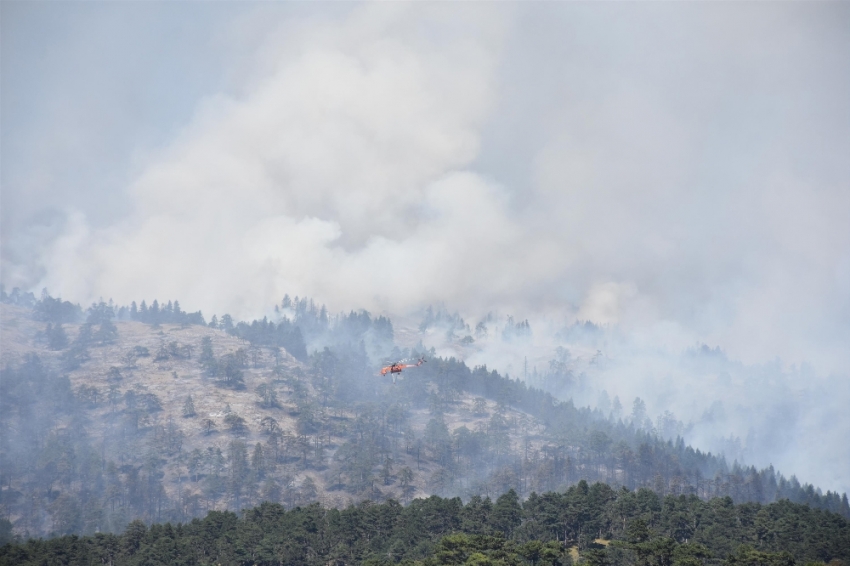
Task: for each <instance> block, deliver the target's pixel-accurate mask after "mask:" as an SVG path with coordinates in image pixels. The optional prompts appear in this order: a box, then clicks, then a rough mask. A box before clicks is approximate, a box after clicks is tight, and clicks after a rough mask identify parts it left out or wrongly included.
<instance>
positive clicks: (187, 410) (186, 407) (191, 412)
mask: <svg viewBox="0 0 850 566" xmlns="http://www.w3.org/2000/svg"><path fill="white" fill-rule="evenodd" d="M183 416H184V417H187V418H188V417H194V416H195V403H194V402H193V401H192V396H191V395H187V396H186V401H185V402H184V403H183Z"/></svg>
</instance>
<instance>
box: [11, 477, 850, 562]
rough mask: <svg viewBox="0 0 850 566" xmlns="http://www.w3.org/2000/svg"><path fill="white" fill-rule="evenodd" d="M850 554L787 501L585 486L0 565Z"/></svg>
mask: <svg viewBox="0 0 850 566" xmlns="http://www.w3.org/2000/svg"><path fill="white" fill-rule="evenodd" d="M847 560H850V522H848V521H847V520H846V519H843V518H841V517H839V516H837V515H835V514H832V513H828V512H824V511H818V510H813V509H811V508H809V507H807V506H803V505H797V504H793V503H790V502H787V501H785V502H781V503H773V504H770V505H767V506H762V505H759V504H755V503H746V504H741V505H734V504H733V503H732V501H731V499H730V498H728V497H724V498H716V499H712V500H710V501H707V502H704V501H701V500H700V499H698V498H697V497H695V496H693V495H692V496H688V497H686V496H683V495H682V496H678V497H675V496H672V495H670V496H667V497H664V498H660V497H658V495H656V494H655V493H654V492H652V491H650V490H647V489H640V490H638V491H637V492H631V491H628V490H626V489H620V490H614V489H612V488H611V487H609V486H608V485H605V484H600V483H597V484H594V485H592V486H589V485H588V484H587V482H585V481H580V482H579V483H578V484H577V485H576V486H573V487H570V488H569V489H567V491H566V492H564V493H552V492H550V493H545V494H542V495H537V494H531V496H530V497H529V498H528V499H527V500H526V501H525V502H524V503H522V504H521V503H520V501H519V498H518V496H517V494H516V493H515V492H514V491H513V490H511V491H508V492H507V493H505V494H503V495H501V496H500V497H499V498H498V499H497V500H496V501H495V502H492V501H491V500H490V499H489V498H484V499H482V498H480V497H473V498H472V499H471V500H470V501H469V502H468V503H467V504H466V505H464V504H463V503H462V502H461V501H460V499H457V498H454V499H443V498H440V497H436V496H432V497H430V498H427V499H416V500H414V501H412V502H411V503H410V504H409V505H407V506H404V507H403V506H401V505H399V504H398V502H396V501H393V500H390V501H387V502H385V503H382V504H371V503H369V502H364V503H361V504H359V505H356V506H350V507H348V508H346V509H343V510H338V509H326V508H323V507H321V506H320V505H318V504H312V505H309V506H307V507H296V508H294V509H292V510H290V511H287V510H286V509H285V508H284V507H283V506H281V505H279V504H272V503H264V504H262V505H261V506H259V507H256V508H254V509H250V510H247V511H245V512H244V513H243V514H242V516H241V517H240V516H237V515H236V514H234V513H231V512H218V511H213V512H211V513H210V514H209V515H207V516H206V517H205V518H204V519H200V520H199V519H195V520H193V521H191V522H190V523H189V524H185V525H182V524H177V525H172V524H170V523H166V524H164V525H162V524H157V525H153V526H152V527H150V528H147V527H146V526H145V524H144V523H142V522H140V521H135V522H133V523H131V524H130V526H129V527H128V528H127V530H126V531H125V532H124V534H123V535H120V536H118V535H104V534H98V535H94V536H88V537H83V538H77V537H69V536H66V537H61V538H56V539H52V540H49V541H29V542H27V543H26V544H15V545H7V546H5V547H3V548H0V564H2V565H5V564H9V565H12V564H15V565H25V564H46V563H51V564H95V563H97V564H117V565H120V564H127V565H130V564H150V565H155V564H169V565H175V564H181V565H194V564H234V565H235V564H241V565H261V564H263V565H264V564H269V565H271V564H302V565H313V564H315V565H323V564H334V565H342V564H371V565H379V564H387V565H388V564H409V565H412V564H422V565H436V564H477V565H484V564H489V565H544V564H549V565H555V564H558V565H568V564H572V563H573V562H575V561H578V562H579V563H581V564H588V565H589V566H599V565H609V566H621V565H622V566H627V565H628V566H633V565H636V566H650V565H657V566H663V565H675V566H706V565H708V564H719V563H723V564H726V565H728V566H744V565H747V566H794V564H797V563H799V564H809V565H811V566H815V565H816V564H826V563H829V564H832V565H833V566H839V565H840V564H844V563H846V561H847Z"/></svg>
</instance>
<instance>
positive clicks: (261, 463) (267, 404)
mask: <svg viewBox="0 0 850 566" xmlns="http://www.w3.org/2000/svg"><path fill="white" fill-rule="evenodd" d="M0 300H2V304H0V313H2V317H3V318H2V332H3V335H2V338H3V364H2V369H0V372H2V373H0V517H2V521H3V523H2V525H0V526H2V527H3V528H0V542H1V541H2V540H3V538H2V537H6V538H9V537H12V536H18V537H23V538H27V537H39V536H60V535H69V534H78V535H80V534H82V535H93V534H95V533H117V532H122V531H123V530H124V529H125V528H126V527H127V525H128V524H130V523H131V522H133V521H136V520H140V521H143V522H144V523H146V524H150V523H165V522H170V523H172V524H176V523H187V522H189V521H191V520H192V518H196V517H203V516H206V515H207V514H208V513H209V512H210V511H223V510H228V509H229V510H234V511H238V510H241V509H246V508H250V507H253V506H257V505H260V504H261V503H263V502H272V503H278V504H280V505H281V506H282V507H283V508H284V509H288V510H291V509H294V508H296V507H298V506H301V507H302V508H303V507H305V506H308V505H309V504H311V503H312V502H320V503H321V505H322V506H323V507H324V508H334V507H335V508H340V509H342V508H346V507H347V506H349V505H352V504H358V503H359V502H362V501H372V502H375V503H382V502H386V501H389V500H397V501H401V502H402V503H409V502H411V501H412V500H414V499H416V498H423V497H427V496H430V495H439V496H441V497H455V496H458V497H461V498H462V499H463V500H464V501H470V500H471V498H473V497H475V496H482V497H491V498H496V497H498V496H499V494H503V493H505V492H508V491H509V490H513V491H514V493H516V494H517V495H518V497H519V498H520V500H527V499H528V498H530V497H531V494H532V493H533V492H536V493H544V492H550V491H564V490H565V489H567V488H569V487H570V486H575V485H576V484H577V483H578V482H580V481H582V480H584V481H589V482H605V483H607V484H609V485H611V486H612V487H613V489H615V490H618V489H619V488H621V487H625V488H627V489H629V490H632V491H634V490H638V489H640V488H648V489H651V490H653V491H654V492H655V493H657V494H659V495H660V496H662V497H663V496H668V495H670V496H675V497H678V496H686V497H691V496H694V497H696V498H698V499H702V500H708V499H711V498H716V497H729V498H730V499H731V501H732V502H734V503H737V504H740V503H745V502H754V503H759V504H762V505H765V504H770V503H773V502H777V501H781V500H789V501H791V502H794V503H801V504H806V505H808V506H810V507H812V508H817V509H823V510H828V511H831V512H833V513H837V514H839V515H842V516H844V517H850V505H848V501H847V496H846V494H844V495H841V494H838V493H833V492H826V493H822V492H821V491H820V490H819V489H817V488H816V487H815V486H812V485H809V484H801V483H800V482H798V481H797V479H796V478H794V477H793V476H792V477H791V478H786V477H784V476H783V475H782V474H780V473H779V472H777V471H776V470H774V469H773V468H772V467H768V468H765V469H756V468H755V467H752V466H744V465H741V464H739V463H737V462H733V463H731V464H730V463H728V462H727V461H726V460H725V459H724V458H723V457H722V456H718V455H715V454H710V453H705V452H701V451H700V450H698V449H694V448H692V447H690V446H687V445H686V444H685V443H684V441H683V440H682V439H681V438H675V437H674V438H670V437H665V435H663V434H662V433H661V432H659V430H660V427H659V428H655V427H653V423H652V421H651V420H650V419H649V418H648V416H647V415H646V410H645V407H644V406H643V402H642V401H641V400H640V399H635V400H634V403H633V404H632V411H631V414H628V415H626V414H622V412H621V411H619V410H616V411H614V410H612V411H611V412H610V413H608V414H603V413H602V412H600V411H598V410H591V409H590V408H581V407H576V406H575V405H574V404H573V403H572V402H571V401H559V400H557V399H555V398H554V397H553V396H552V395H550V394H548V393H546V392H544V391H541V390H539V389H535V388H533V387H529V386H528V385H527V384H526V383H525V382H523V381H521V380H515V379H510V378H509V377H507V376H503V375H500V374H499V373H497V372H495V371H490V370H488V369H487V368H485V367H476V368H470V367H467V366H466V365H465V364H464V363H463V362H462V361H459V360H457V359H454V358H449V359H441V358H435V357H433V352H426V351H424V347H421V346H416V345H415V344H414V345H412V346H411V345H408V346H406V347H401V346H399V345H398V344H397V343H396V341H397V338H396V336H395V333H396V331H395V329H394V328H393V325H392V323H391V321H390V320H388V319H386V318H384V317H373V316H371V315H370V314H369V313H367V312H365V311H361V312H351V313H347V314H340V315H330V314H329V313H328V312H327V310H326V309H324V307H321V306H319V305H316V304H314V303H313V302H312V301H308V300H306V299H298V298H296V299H290V298H289V297H286V298H285V299H284V300H283V301H282V303H281V304H280V305H278V306H276V307H275V316H274V320H269V319H268V318H264V319H262V320H255V321H252V322H250V323H248V322H237V321H234V320H233V319H232V317H230V316H228V315H224V316H222V317H221V318H220V319H219V318H218V317H215V316H213V317H212V319H211V320H209V321H207V320H206V319H205V318H204V316H203V315H202V314H201V313H200V312H196V313H186V312H184V311H183V310H182V309H181V307H180V305H179V303H178V302H177V301H174V302H172V301H168V302H166V303H163V304H160V303H159V302H157V301H153V302H152V303H151V304H150V305H148V304H147V303H146V302H144V301H141V302H140V303H139V304H136V303H133V304H131V305H129V306H121V307H119V306H116V305H113V304H111V303H104V302H100V303H97V304H93V305H91V307H89V308H88V309H85V310H84V309H82V308H81V307H80V306H78V305H74V304H71V303H69V302H67V301H62V300H60V299H56V298H53V297H51V296H49V295H48V294H47V293H44V294H43V295H42V296H41V298H39V299H36V298H35V297H34V296H32V295H31V294H27V293H21V292H20V291H17V290H15V291H13V292H12V293H6V292H5V290H0ZM441 317H442V319H443V320H442V323H444V324H445V323H446V322H447V323H448V325H449V331H451V332H454V331H457V335H458V339H459V340H460V341H461V342H462V341H464V340H466V339H467V338H469V339H472V338H471V336H469V335H466V332H467V331H469V328H468V327H465V325H464V323H463V321H462V320H459V319H456V318H452V317H451V316H445V315H444V314H443V313H440V312H436V313H435V312H434V311H431V310H429V311H428V313H427V315H426V317H425V319H424V320H423V322H422V325H423V327H427V326H428V325H431V324H435V323H436V322H440V320H439V319H440V318H441ZM435 321H436V322H435ZM452 325H453V326H452ZM478 330H479V329H476V331H478ZM485 331H486V329H485ZM503 332H504V334H505V336H506V339H510V338H511V336H514V335H521V334H522V333H527V332H529V327H528V324H527V323H525V322H518V323H513V321H511V322H510V326H508V327H506V328H505V329H504V330H503ZM473 333H475V332H473ZM422 354H425V355H426V357H427V358H428V362H427V363H425V364H423V365H422V366H421V367H419V368H416V369H415V370H411V371H410V372H409V373H405V374H404V375H403V376H402V379H400V380H398V382H397V383H394V382H393V381H392V380H390V379H388V378H384V379H382V378H380V377H379V376H378V369H379V368H380V362H381V360H386V359H393V360H397V359H403V358H407V357H411V358H416V357H419V356H420V355H422ZM551 371H554V372H557V371H561V370H560V369H559V367H558V365H557V364H553V365H552V368H551ZM554 377H556V378H560V377H562V376H560V375H555V376H554ZM563 377H564V378H565V379H566V378H567V377H568V376H563ZM615 400H616V399H615ZM6 527H8V528H6ZM535 536H536V535H535ZM541 536H542V535H541ZM562 540H563V537H562ZM581 544H583V543H579V546H581ZM661 566H664V565H661Z"/></svg>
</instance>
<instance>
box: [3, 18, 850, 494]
mask: <svg viewBox="0 0 850 566" xmlns="http://www.w3.org/2000/svg"><path fill="white" fill-rule="evenodd" d="M0 9H1V10H2V73H0V80H2V91H1V92H0V96H2V98H1V99H0V111H1V112H2V114H1V115H0V120H2V129H1V130H0V144H2V145H0V151H2V153H0V158H2V163H0V165H1V167H0V181H1V182H2V202H0V204H2V235H0V236H1V239H2V281H3V282H4V283H5V284H6V286H7V287H13V286H20V287H23V288H26V289H30V290H34V291H35V292H36V293H37V292H39V291H40V290H41V288H43V287H47V288H48V289H49V291H50V292H51V293H52V294H54V295H57V294H58V295H61V296H62V297H63V298H67V299H71V300H75V301H80V302H83V303H86V302H88V301H91V300H93V299H96V298H98V297H101V296H102V297H104V298H110V297H111V298H113V299H115V300H116V301H119V302H121V303H127V302H129V301H130V300H140V299H142V298H146V299H147V300H148V301H150V300H152V299H153V298H159V299H160V300H162V299H169V298H171V299H174V298H176V299H179V300H180V301H181V303H182V304H183V305H184V307H186V308H189V309H203V311H204V312H205V313H206V314H207V315H208V316H209V315H210V314H212V313H213V312H217V313H219V314H221V313H223V312H230V313H232V314H234V315H236V316H238V317H248V316H254V315H262V314H263V313H264V312H266V311H267V310H268V308H269V306H270V305H272V304H274V303H276V302H279V300H280V298H281V297H282V296H283V294H284V293H287V292H288V293H290V294H292V295H295V294H299V295H309V296H313V297H315V298H317V299H318V300H320V301H323V302H326V303H328V305H329V306H330V307H331V308H332V309H333V310H339V309H348V308H358V307H365V308H368V309H370V310H373V311H379V312H386V313H390V314H402V313H408V312H410V311H412V310H415V309H418V308H421V307H422V306H423V305H426V304H429V303H436V302H442V303H445V304H447V305H449V306H450V307H451V308H453V309H458V310H460V311H462V312H463V313H465V315H466V316H468V317H474V316H477V315H482V314H484V313H486V312H487V311H489V310H493V309H495V310H498V311H500V312H510V313H513V314H515V315H516V316H518V317H520V318H524V317H532V318H535V317H536V318H538V319H539V318H548V319H549V320H553V321H566V322H569V321H572V320H575V319H576V318H579V319H583V320H592V321H595V322H597V323H601V324H608V325H611V326H612V327H613V326H616V327H617V328H618V329H619V331H621V332H623V333H624V334H625V335H629V336H632V337H633V341H632V342H630V344H632V345H634V344H643V345H645V347H646V348H647V349H649V350H651V351H656V350H657V349H662V350H663V349H665V348H667V349H671V350H673V351H681V347H682V346H683V345H692V344H695V343H707V344H709V345H711V346H715V345H716V346H720V347H721V348H723V350H724V351H725V352H727V353H728V354H729V355H730V356H731V357H732V358H733V359H740V360H743V361H744V362H746V363H748V364H763V363H767V362H773V361H774V360H776V359H777V358H779V359H780V360H781V364H780V365H782V364H784V365H785V367H788V365H789V364H801V363H803V362H805V363H807V364H809V366H810V367H811V368H813V371H814V372H815V373H816V374H817V375H819V376H821V378H820V381H818V380H814V381H812V384H813V385H812V386H813V387H816V388H821V389H819V390H818V392H825V391H827V390H828V388H830V387H832V386H833V385H835V386H836V391H837V392H838V393H837V398H836V397H835V396H833V397H832V399H833V401H834V402H835V403H836V407H834V409H835V412H836V414H837V413H839V412H844V413H846V412H847V411H846V408H847V405H848V403H850V394H848V393H847V388H846V387H844V386H843V384H844V383H846V382H847V379H848V377H849V376H850V347H848V344H850V225H848V221H850V103H848V101H850V4H848V3H828V2H818V3H790V2H782V3H778V2H777V3H766V2H765V3H728V2H724V3H669V2H652V3H601V4H590V3H528V4H506V3H493V4H484V3H463V4H449V3H435V4H428V3H416V4H400V3H382V4H366V5H363V4H342V3H327V4H306V3H305V4H295V3H277V4H274V3H262V4H252V3H222V2H218V3H164V2H163V3H155V2H150V3H149V2H144V3H141V2H138V3H90V2H86V3H74V2H63V3H56V2H50V3H48V2H44V3H38V2H27V3H23V2H3V3H2V4H0ZM789 375H798V374H794V373H793V372H792V373H790V374H789ZM622 379H623V380H628V376H625V377H622ZM838 385H840V387H837V386H838ZM818 398H820V397H818ZM807 410H808V411H810V412H813V411H816V410H817V408H816V407H814V406H812V407H809V408H808V409H807ZM806 414H807V415H809V414H810V413H806ZM811 414H812V415H813V414H814V413H811ZM810 416H811V415H810ZM812 422H813V423H814V424H812V425H811V426H810V428H809V429H807V431H809V432H811V431H815V432H817V431H818V430H819V428H818V427H824V426H827V425H825V424H823V423H821V422H819V421H817V422H815V421H812ZM848 423H850V421H848V420H847V418H844V419H843V420H841V421H840V422H839V425H840V426H838V430H837V431H836V430H835V428H836V427H835V425H832V429H830V431H829V433H830V435H831V436H830V437H831V438H833V439H834V440H835V442H837V443H840V442H841V441H840V440H839V438H840V437H841V436H844V437H846V433H850V425H848ZM801 442H802V441H801ZM832 446H833V445H831V444H828V448H832ZM798 448H799V446H798ZM835 449H836V450H838V451H839V452H840V460H839V461H840V462H841V464H839V465H840V466H843V465H844V464H850V449H848V448H846V447H844V448H843V449H842V448H840V447H839V446H835ZM817 457H818V458H820V459H819V460H817V461H818V462H823V463H826V461H827V460H828V458H829V457H831V456H829V454H825V455H824V454H821V455H818V456H817ZM849 467H850V466H845V467H844V470H845V472H842V474H839V476H837V479H836V476H835V475H834V474H833V475H832V476H830V477H826V476H822V477H821V478H813V479H823V480H824V481H825V482H826V483H827V484H830V485H833V486H836V485H840V486H843V488H844V489H847V488H848V487H850V472H846V470H847V469H848V468H849ZM792 471H793V470H792Z"/></svg>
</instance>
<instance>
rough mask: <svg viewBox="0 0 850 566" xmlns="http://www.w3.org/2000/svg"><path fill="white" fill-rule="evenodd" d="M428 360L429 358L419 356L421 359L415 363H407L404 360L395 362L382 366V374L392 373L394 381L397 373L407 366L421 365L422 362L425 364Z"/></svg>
mask: <svg viewBox="0 0 850 566" xmlns="http://www.w3.org/2000/svg"><path fill="white" fill-rule="evenodd" d="M426 361H427V360H426V359H425V358H424V357H423V358H419V361H417V362H416V363H415V364H406V363H404V362H403V361H402V362H395V363H393V364H390V365H388V366H384V367H382V368H381V375H387V374H390V375H392V376H393V382H395V374H397V373H401V372H402V371H403V370H405V369H407V368H415V367H419V366H421V365H422V364H424V363H425V362H426Z"/></svg>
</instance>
